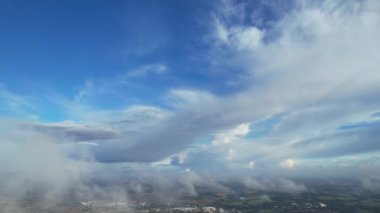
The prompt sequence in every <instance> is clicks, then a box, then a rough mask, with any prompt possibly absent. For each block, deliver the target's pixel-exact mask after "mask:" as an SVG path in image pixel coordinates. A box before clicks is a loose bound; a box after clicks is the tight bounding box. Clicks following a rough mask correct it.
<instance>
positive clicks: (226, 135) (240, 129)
mask: <svg viewBox="0 0 380 213" xmlns="http://www.w3.org/2000/svg"><path fill="white" fill-rule="evenodd" d="M249 131H250V129H249V123H243V124H240V125H238V126H236V127H234V128H231V129H228V130H225V131H222V132H220V133H217V134H216V135H215V137H214V139H213V140H212V142H211V144H213V145H227V144H230V143H233V142H235V141H237V140H240V139H242V138H244V136H246V135H247V134H248V133H249Z"/></svg>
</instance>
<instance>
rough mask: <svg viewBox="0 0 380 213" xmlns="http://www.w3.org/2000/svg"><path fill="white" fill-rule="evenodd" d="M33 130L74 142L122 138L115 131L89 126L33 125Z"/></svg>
mask: <svg viewBox="0 0 380 213" xmlns="http://www.w3.org/2000/svg"><path fill="white" fill-rule="evenodd" d="M32 128H33V129H35V130H36V131H38V132H41V133H44V134H47V135H49V136H52V137H56V138H61V139H64V140H72V141H76V142H79V141H98V140H102V141H104V140H111V139H116V138H119V137H120V133H119V132H118V131H116V130H113V129H107V128H101V127H95V126H89V125H75V126H73V125H64V124H63V125H54V124H43V125H42V124H40V125H33V126H32Z"/></svg>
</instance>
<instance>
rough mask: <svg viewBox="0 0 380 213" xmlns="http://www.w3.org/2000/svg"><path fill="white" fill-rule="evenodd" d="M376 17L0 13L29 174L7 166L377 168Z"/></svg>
mask: <svg viewBox="0 0 380 213" xmlns="http://www.w3.org/2000/svg"><path fill="white" fill-rule="evenodd" d="M379 11H380V5H379V3H378V2H377V1H375V0H363V1H355V0H348V1H343V0H342V1H332V0H323V1H317V2H313V3H311V2H306V1H297V0H295V1H286V2H285V1H233V0H225V1H201V0H199V1H174V0H173V1H153V0H151V1H150V0H144V1H121V0H120V1H87V0H82V1H61V0H57V1H26V0H16V1H8V0H5V1H1V2H0V29H1V33H0V47H1V48H0V125H1V126H2V127H4V130H2V131H1V132H0V134H1V136H2V137H1V140H2V144H0V149H1V151H2V152H4V153H3V154H4V156H6V157H3V158H4V159H3V161H4V162H19V163H18V164H17V163H16V164H15V165H16V166H15V165H14V164H9V165H8V164H7V165H6V166H5V167H7V168H9V169H10V170H12V169H16V170H20V171H22V170H23V169H24V168H25V167H28V166H26V165H28V164H29V163H33V162H34V161H33V160H30V162H29V161H28V162H24V161H23V159H22V157H20V156H22V155H25V154H27V155H28V156H31V159H34V158H36V159H35V161H36V162H41V161H44V158H42V159H41V156H38V154H37V155H36V153H39V152H38V151H36V153H34V151H33V150H35V149H36V150H44V151H43V152H48V153H54V154H51V155H49V156H50V157H51V158H54V159H57V160H56V161H53V162H55V163H57V165H53V166H52V167H60V166H62V165H61V163H63V164H64V165H66V163H67V164H69V165H70V166H73V165H75V166H78V165H82V164H83V163H84V164H86V165H88V164H90V165H92V166H93V165H96V166H100V167H102V166H104V167H106V168H111V167H114V166H115V165H123V166H132V165H133V166H132V167H135V166H136V165H137V166H136V167H141V168H146V166H147V165H149V166H148V167H149V168H150V169H153V170H154V171H156V170H157V169H158V168H162V169H163V168H165V169H166V168H169V167H170V168H171V169H174V170H177V171H194V172H204V171H214V170H215V171H218V170H220V169H224V170H226V171H234V172H235V173H239V174H240V173H242V174H252V173H254V174H264V173H270V174H273V173H275V174H276V175H279V176H281V175H284V174H286V175H306V174H310V171H316V170H315V168H316V166H317V167H318V169H321V170H323V171H321V172H320V173H321V174H323V175H328V174H334V175H336V174H337V173H339V172H337V171H338V170H339V169H341V170H339V171H343V172H341V175H343V174H345V172H347V171H346V170H347V163H342V164H339V162H340V161H342V162H350V163H349V165H350V171H351V172H352V174H354V173H356V174H362V173H363V174H366V172H368V171H369V170H368V168H369V167H371V168H372V167H373V170H371V171H378V163H379V162H378V158H377V157H373V156H377V154H378V152H379V150H380V145H379V141H378V138H379V137H378V136H379V132H380V131H379V128H380V126H379V122H380V121H379V116H378V114H379V112H380V102H379V98H378V97H379V95H378V94H379V91H380V86H379V85H380V75H379V72H378V68H379V67H380V64H379V60H378V58H379V55H380V42H379V40H378V38H379V37H380V28H379V26H380V25H379V23H380V16H379V14H380V13H379ZM20 132H21V134H20ZM32 138H36V139H35V140H36V141H38V142H36V141H35V140H33V139H32ZM41 141H42V142H41ZM29 146H32V147H33V148H35V149H31V150H32V151H31V153H29V152H27V150H28V149H29V148H25V147H29ZM9 147H13V148H9ZM9 150H12V151H10V152H8V151H9ZM25 152H27V153H25ZM5 153H8V154H7V155H5ZM9 153H11V154H10V155H9ZM0 154H1V152H0ZM0 159H1V158H0ZM342 159H343V160H342ZM68 162H69V163H68ZM73 162H74V163H73ZM326 162H329V163H326ZM331 162H333V163H331ZM368 162H371V163H368ZM367 164H368V165H367ZM324 165H330V166H327V167H326V166H324ZM331 165H333V166H331ZM339 165H343V166H339ZM363 165H365V166H363ZM17 166H18V167H17ZM336 167H339V169H337V168H336ZM364 167H365V168H367V169H366V170H363V168H364ZM37 168H38V167H37ZM80 168H82V167H80ZM312 174H314V173H312ZM312 174H311V175H312Z"/></svg>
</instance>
